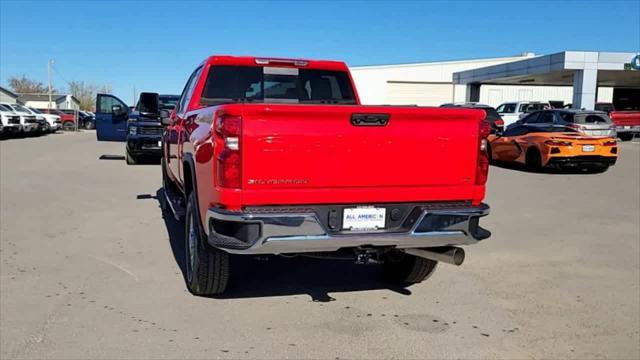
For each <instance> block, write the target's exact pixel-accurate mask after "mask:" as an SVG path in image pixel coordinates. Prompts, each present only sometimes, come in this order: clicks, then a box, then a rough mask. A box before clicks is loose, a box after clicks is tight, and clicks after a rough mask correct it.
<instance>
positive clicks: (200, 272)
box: [184, 193, 230, 296]
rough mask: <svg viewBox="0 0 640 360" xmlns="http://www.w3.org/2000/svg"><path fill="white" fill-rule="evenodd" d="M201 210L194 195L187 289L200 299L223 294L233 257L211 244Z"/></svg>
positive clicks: (189, 208)
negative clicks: (204, 229)
mask: <svg viewBox="0 0 640 360" xmlns="http://www.w3.org/2000/svg"><path fill="white" fill-rule="evenodd" d="M197 208H198V205H197V204H196V198H195V196H194V195H193V193H192V194H190V195H189V200H188V202H187V212H186V219H185V220H186V221H185V235H184V236H185V255H186V256H185V257H186V259H185V268H186V273H187V274H186V275H187V288H188V289H189V291H190V292H191V293H192V294H194V295H199V296H207V295H216V294H221V293H223V292H224V290H225V289H226V288H227V283H228V282H229V267H230V266H229V254H228V253H226V252H224V251H222V250H218V249H216V248H213V247H211V246H210V245H209V244H208V243H207V239H206V235H205V233H204V232H203V231H202V228H201V225H200V216H199V215H198V210H197Z"/></svg>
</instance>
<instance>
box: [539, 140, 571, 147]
mask: <svg viewBox="0 0 640 360" xmlns="http://www.w3.org/2000/svg"><path fill="white" fill-rule="evenodd" d="M544 143H545V144H547V145H549V146H571V145H573V144H572V143H571V141H562V140H547V141H545V142H544Z"/></svg>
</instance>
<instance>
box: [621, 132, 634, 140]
mask: <svg viewBox="0 0 640 360" xmlns="http://www.w3.org/2000/svg"><path fill="white" fill-rule="evenodd" d="M618 137H619V138H620V140H622V141H631V139H633V134H626V133H625V134H618Z"/></svg>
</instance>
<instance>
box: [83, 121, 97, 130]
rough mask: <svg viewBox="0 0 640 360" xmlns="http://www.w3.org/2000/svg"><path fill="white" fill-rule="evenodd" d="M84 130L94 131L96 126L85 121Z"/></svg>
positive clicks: (91, 122)
mask: <svg viewBox="0 0 640 360" xmlns="http://www.w3.org/2000/svg"><path fill="white" fill-rule="evenodd" d="M84 128H85V129H86V130H93V128H95V124H94V123H93V121H85V123H84Z"/></svg>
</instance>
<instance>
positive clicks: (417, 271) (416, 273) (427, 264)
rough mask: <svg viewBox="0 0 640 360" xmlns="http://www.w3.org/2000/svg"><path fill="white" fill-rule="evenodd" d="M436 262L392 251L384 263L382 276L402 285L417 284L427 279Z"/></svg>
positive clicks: (434, 268) (433, 270) (434, 269)
mask: <svg viewBox="0 0 640 360" xmlns="http://www.w3.org/2000/svg"><path fill="white" fill-rule="evenodd" d="M437 265H438V262H437V261H435V260H429V259H425V258H421V257H417V256H413V255H409V254H407V253H405V252H404V251H398V250H393V251H391V252H390V253H388V254H387V256H386V258H385V261H384V265H383V267H384V274H385V277H386V278H387V280H389V281H392V282H395V283H400V284H404V285H410V284H417V283H420V282H422V281H424V280H426V279H427V278H429V277H430V276H431V275H432V274H433V273H434V272H435V271H436V266H437Z"/></svg>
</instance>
